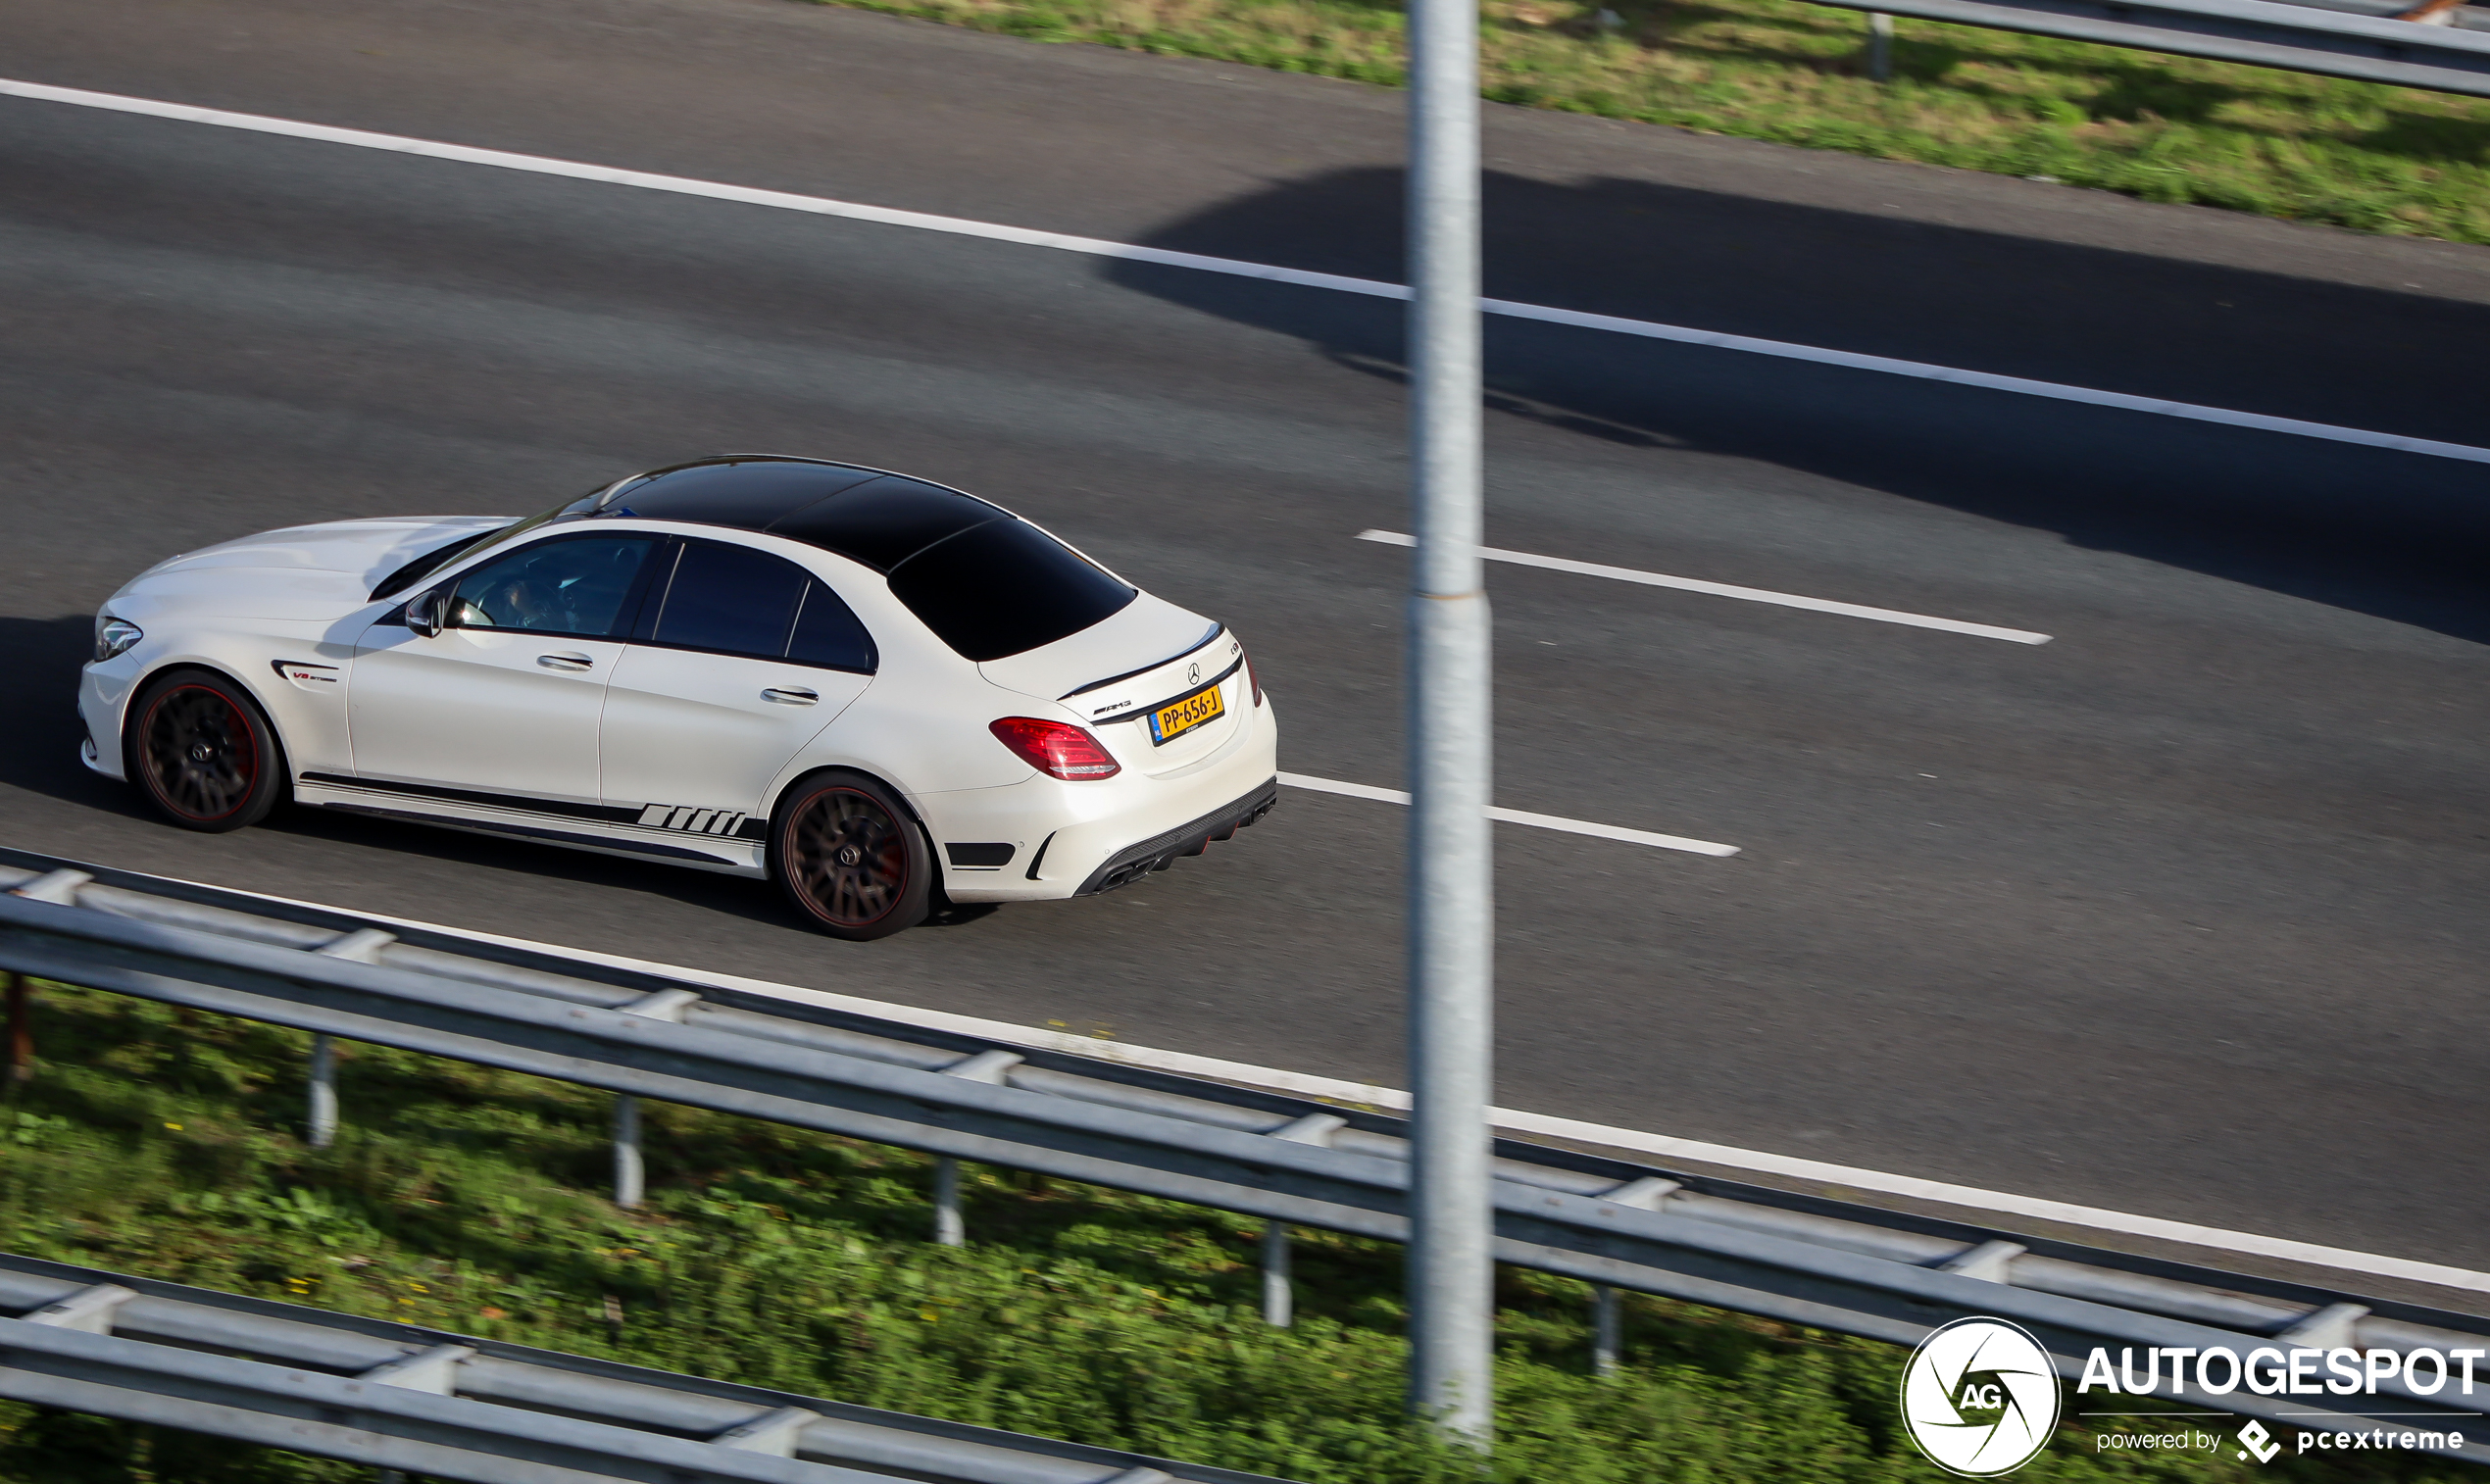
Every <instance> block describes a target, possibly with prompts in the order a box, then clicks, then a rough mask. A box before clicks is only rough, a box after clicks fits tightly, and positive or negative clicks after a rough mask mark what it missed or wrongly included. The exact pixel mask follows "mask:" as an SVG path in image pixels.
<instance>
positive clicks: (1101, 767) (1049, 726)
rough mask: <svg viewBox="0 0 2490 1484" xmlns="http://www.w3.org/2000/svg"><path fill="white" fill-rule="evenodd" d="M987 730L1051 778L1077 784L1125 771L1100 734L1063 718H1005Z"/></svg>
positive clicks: (1028, 763) (1022, 759)
mask: <svg viewBox="0 0 2490 1484" xmlns="http://www.w3.org/2000/svg"><path fill="white" fill-rule="evenodd" d="M987 730H989V731H991V732H993V733H994V739H995V740H996V741H998V742H1000V743H1002V744H1003V745H1004V746H1005V747H1008V748H1010V749H1012V751H1014V752H1015V753H1018V754H1019V755H1020V757H1021V761H1022V762H1024V763H1026V764H1027V765H1028V766H1029V767H1034V768H1036V769H1037V770H1038V771H1039V772H1042V773H1044V774H1046V775H1047V776H1048V777H1050V778H1062V779H1063V780H1065V781H1066V782H1068V783H1077V782H1080V781H1082V780H1083V779H1088V778H1112V777H1114V776H1115V775H1116V774H1118V773H1120V772H1122V771H1123V766H1122V765H1121V764H1120V763H1118V762H1117V761H1116V760H1115V759H1114V758H1112V757H1110V756H1108V753H1107V749H1106V748H1105V747H1104V746H1103V745H1101V744H1100V742H1099V740H1098V739H1097V738H1096V737H1093V736H1091V735H1090V734H1089V733H1087V732H1085V731H1082V730H1081V729H1080V728H1079V727H1077V726H1071V725H1068V724H1066V723H1064V722H1062V721H1041V720H1039V719H1038V718H1037V717H1004V718H1003V719H1002V720H1000V721H997V722H995V723H994V724H993V725H992V726H990V727H988V728H987Z"/></svg>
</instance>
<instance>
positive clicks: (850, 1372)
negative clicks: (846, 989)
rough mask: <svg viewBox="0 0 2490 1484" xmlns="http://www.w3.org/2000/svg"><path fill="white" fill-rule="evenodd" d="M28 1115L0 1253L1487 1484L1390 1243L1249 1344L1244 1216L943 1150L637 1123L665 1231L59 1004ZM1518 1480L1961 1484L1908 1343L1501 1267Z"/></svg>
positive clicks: (101, 1459) (33, 1471) (3, 1196)
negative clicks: (1424, 1384)
mask: <svg viewBox="0 0 2490 1484" xmlns="http://www.w3.org/2000/svg"><path fill="white" fill-rule="evenodd" d="M38 1027H39V1034H40V1043H39V1049H40V1051H41V1052H42V1054H43V1056H44V1058H45V1061H44V1063H43V1067H42V1071H41V1074H40V1076H39V1077H38V1078H37V1079H36V1080H35V1081H34V1082H32V1083H31V1084H29V1085H27V1086H26V1087H25V1088H23V1089H20V1090H18V1091H17V1092H16V1093H15V1094H13V1096H12V1098H11V1099H10V1101H9V1102H8V1103H6V1104H5V1105H0V1247H5V1248H6V1249H7V1250H9V1251H12V1252H16V1253H22V1254H29V1255H33V1256H38V1257H48V1258H54V1259H59V1260H63V1261H75V1262H83V1263H88V1264H92V1265H95V1266H100V1267H107V1268H113V1269H118V1270H122V1271H127V1272H133V1273H139V1274H144V1275H147V1276H152V1277H158V1278H168V1279H174V1280H179V1281H183V1282H189V1283H196V1284H201V1285H205V1286H208V1287H212V1288H221V1289H226V1290H230V1291H235V1292H241V1293H249V1294H257V1295H262V1296H266V1297H272V1298H277V1299H283V1300H288V1301H291V1302H295V1303H301V1304H310V1305H316V1306H320V1307H324V1308H328V1309H334V1310H340V1311H347V1312H352V1313H360V1314H369V1315H382V1316H388V1317H393V1318H399V1319H404V1320H408V1321H411V1322H415V1323H421V1324H424V1325H429V1326H433V1327H436V1328H441V1329H447V1330H453V1331H459V1332H463V1333H467V1334H478V1335H485V1336H490V1337H493V1338H497V1339H504V1340H510V1341H516V1342H523V1343H526V1344H531V1345H539V1346H546V1347H551V1348H555V1349H561V1350H568V1351H573V1352H577V1353H582V1354H587V1355H597V1356H609V1357H614V1358H618V1359H621V1360H630V1361H634V1362H638V1363H642V1364H648V1365H656V1366H661V1367H665V1368H668V1369H674V1370H682V1371H689V1372H694V1373H698V1374H703V1375H709V1376H717V1377H722V1378H725V1379H730V1380H736V1381H743V1382H749V1383H753V1384H758V1385H764V1386H771V1387H776V1388H782V1389H785V1390H789V1391H795V1392H801V1393H807V1394H812V1395H819V1396H827V1397H833V1398H838V1399H843V1400H846V1401H851V1402H860V1403H865V1404H869V1405H871V1406H877V1407H887V1408H894V1409H898V1410H906V1411H913V1412H921V1413H928V1414H932V1415H936V1416H943V1417H952V1418H957V1419H960V1420H963V1421H968V1422H973V1423H979V1424H984V1425H988V1426H995V1427H1005V1428H1011V1429H1015V1430H1018V1431H1023V1432H1030V1433H1039V1434H1045V1435H1050V1436H1056V1437H1064V1438H1071V1439H1077V1440H1079V1441H1082V1442H1088V1443H1096V1444H1103V1445H1107V1446H1111V1447H1118V1448H1127V1449H1134V1450H1138V1451H1142V1452H1147V1453H1153V1454H1160V1455H1170V1456H1174V1457H1177V1458H1182V1459H1192V1460H1197V1461H1202V1462H1209V1463H1218V1464H1222V1465H1225V1466H1228V1467H1232V1468H1242V1469H1251V1470H1256V1471H1261V1472H1267V1473H1272V1474H1277V1475H1281V1476H1283V1477H1289V1478H1294V1479H1300V1480H1305V1481H1309V1484H1329V1481H1341V1484H1347V1481H1359V1484H1398V1481H1411V1484H1418V1481H1436V1480H1444V1481H1449V1480H1452V1479H1455V1478H1474V1477H1475V1474H1474V1472H1471V1471H1469V1470H1466V1469H1465V1468H1464V1467H1463V1466H1461V1464H1460V1463H1459V1462H1458V1460H1455V1459H1448V1458H1447V1457H1446V1456H1444V1455H1443V1454H1441V1453H1439V1452H1437V1451H1435V1450H1434V1449H1432V1448H1430V1447H1429V1446H1428V1445H1427V1444H1426V1443H1425V1442H1424V1440H1422V1439H1421V1438H1419V1437H1418V1436H1417V1435H1415V1434H1414V1432H1413V1431H1412V1429H1411V1428H1410V1427H1409V1426H1408V1424H1407V1423H1406V1422H1405V1421H1404V1420H1403V1419H1402V1417H1401V1415H1400V1400H1401V1398H1400V1388H1401V1372H1402V1359H1403V1354H1402V1352H1403V1341H1402V1336H1401V1329H1402V1325H1401V1319H1402V1311H1401V1307H1400V1304H1399V1302H1398V1300H1397V1297H1396V1295H1397V1292H1398V1286H1399V1272H1398V1261H1399V1260H1398V1250H1397V1249H1396V1248H1393V1247H1391V1246H1389V1245H1385V1244H1375V1243H1368V1242H1360V1241H1353V1240H1347V1239H1341V1238H1334V1237H1328V1236H1324V1235H1321V1234H1313V1233H1310V1234H1307V1235H1306V1236H1305V1237H1304V1239H1303V1241H1302V1244H1301V1247H1300V1250H1299V1255H1298V1272H1299V1277H1300V1280H1301V1281H1300V1294H1301V1306H1302V1310H1303V1312H1304V1317H1303V1318H1301V1320H1300V1322H1299V1323H1298V1325H1297V1327H1296V1328H1294V1329H1292V1330H1286V1331H1279V1330H1272V1329H1270V1328H1269V1327H1267V1326H1265V1325H1263V1324H1262V1323H1261V1322H1260V1321H1259V1319H1258V1318H1257V1316H1256V1313H1255V1311H1254V1309H1253V1305H1254V1303H1255V1295H1256V1293H1257V1291H1258V1284H1257V1277H1256V1273H1255V1270H1254V1267H1253V1254H1254V1230H1255V1229H1254V1226H1253V1223H1251V1222H1248V1221H1245V1220H1243V1219H1240V1218H1235V1217H1231V1216H1226V1215H1222V1214H1220V1213H1218V1212H1207V1211H1203V1210H1200V1209H1198V1208H1193V1207H1185V1206H1177V1205H1171V1204H1169V1203H1166V1202H1160V1201H1153V1200H1147V1199H1142V1198H1138V1197H1131V1196H1123V1195H1118V1194H1115V1193H1112V1192H1105V1191H1100V1190H1096V1189H1091V1188H1086V1187H1077V1186H1069V1185H1065V1184H1062V1183H1058V1182H1051V1181H1045V1180H1039V1179H1034V1178H1030V1177H1026V1176H1017V1175H1013V1174H1009V1173H1006V1172H1000V1171H972V1172H971V1174H972V1178H971V1180H970V1182H969V1189H970V1202H969V1207H968V1220H969V1225H970V1231H971V1244H972V1245H971V1246H969V1247H967V1248H965V1249H943V1248H937V1247H934V1246H931V1245H930V1244H928V1243H926V1242H924V1241H923V1240H921V1237H922V1235H923V1233H924V1232H925V1229H926V1226H927V1211H926V1192H927V1190H928V1187H929V1183H930V1180H929V1168H928V1164H927V1162H925V1161H924V1160H922V1159H921V1158H919V1157H917V1156H914V1155H910V1154H907V1153H904V1152H901V1151H896V1150H891V1149H886V1148H881V1147H877V1146H871V1145H860V1144H855V1143H851V1142H847V1141H843V1140H837V1139H829V1138H824V1137H821V1136H816V1135H807V1134H802V1133H798V1132H795V1131H792V1130H786V1129H781V1128H777V1127H775V1126H772V1125H768V1124H759V1123H753V1122H748V1121H742V1120H738V1119H734V1118H729V1117H724V1116H719V1115H713V1114H708V1113H697V1112H693V1111H689V1110H683V1109H676V1108H662V1107H651V1108H650V1109H648V1111H647V1123H646V1134H645V1144H646V1147H647V1149H648V1152H649V1157H650V1165H651V1203H650V1204H651V1209H650V1210H649V1211H647V1212H642V1213H629V1212H621V1211H618V1210H616V1209H615V1208H614V1207H613V1206H611V1205H610V1204H609V1203H607V1202H606V1201H605V1200H604V1199H603V1198H602V1196H601V1194H600V1189H601V1184H602V1181H603V1179H604V1178H605V1176H606V1173H607V1171H608V1161H609V1158H610V1156H609V1150H608V1146H607V1145H606V1144H605V1142H604V1135H605V1132H606V1128H607V1121H606V1120H607V1118H608V1116H609V1102H608V1100H607V1099H606V1098H605V1097H604V1096H603V1095H601V1094H596V1093H592V1092H587V1091H584V1090H582V1089H578V1088H574V1087H570V1086H565V1085H562V1084H558V1083H549V1082H543V1081H538V1080H534V1079H530V1078H525V1077H520V1076H513V1075H507V1074H503V1073H498V1072H490V1071H485V1070H481V1069H478V1068H474V1067H469V1066H463V1065H460V1064H453V1063H443V1062H435V1061H430V1060H427V1059H423V1058H419V1057H413V1056H405V1055H400V1054H397V1053H392V1052H385V1051H379V1050H374V1049H371V1048H354V1049H350V1050H351V1051H352V1052H353V1054H352V1055H351V1056H350V1057H349V1059H348V1060H347V1061H346V1062H345V1063H344V1065H343V1069H342V1072H341V1076H340V1086H341V1091H342V1095H343V1103H344V1111H345V1115H346V1128H345V1130H344V1131H343V1133H342V1134H341V1136H340V1138H339V1140H338V1143H337V1145H336V1147H335V1148H334V1149H332V1150H329V1151H326V1152H324V1153H315V1152H312V1151H309V1150H307V1149H305V1148H304V1147H303V1146H302V1145H301V1144H300V1143H299V1141H298V1140H297V1139H296V1138H295V1136H294V1134H293V1132H292V1127H293V1122H294V1119H295V1118H296V1117H297V1116H298V1115H299V1111H300V1110H299V1092H300V1080H299V1079H300V1074H301V1067H302V1064H303V1061H304V1051H305V1047H304V1045H303V1039H304V1038H302V1037H300V1036H298V1035H296V1034H294V1033H292V1032H287V1031H280V1030H275V1029H272V1028H269V1027H265V1026H256V1025H251V1024H248V1023H243V1022H233V1021H224V1020H220V1019H216V1018H213V1017H206V1016H198V1017H193V1018H191V1019H189V1020H186V1021H185V1019H184V1018H183V1017H182V1016H180V1015H178V1014H176V1013H174V1012H172V1011H169V1010H166V1009H163V1008H161V1007H157V1006H153V1005H149V1004H146V1003H144V1002H136V1001H128V1000H123V999H120V998H118V997H114V996H107V995H99V994H92V993H87V992H84V991H78V990H72V989H62V988H57V987H46V988H45V989H44V991H43V993H42V995H41V997H40V1003H39V1007H38ZM1499 1298H1500V1302H1501V1305H1502V1308H1501V1311H1500V1313H1499V1317H1498V1336H1499V1346H1500V1358H1499V1360H1498V1364H1497V1385H1498V1398H1497V1400H1498V1404H1499V1408H1498V1421H1497V1427H1498V1433H1499V1439H1500V1446H1499V1450H1498V1452H1497V1455H1496V1459H1495V1471H1494V1476H1495V1477H1496V1478H1498V1479H1507V1480H1516V1481H1520V1480H1528V1481H1533V1484H1658V1481H1688V1484H1692V1481H1703V1484H1735V1481H1748V1480H1753V1481H1759V1484H1760V1481H1767V1480H1769V1481H1815V1480H1820V1481H1826V1484H1831V1481H1844V1484H1851V1481H1863V1484H1874V1481H1902V1480H1929V1481H1936V1480H1941V1479H1943V1478H1945V1477H1947V1476H1946V1475H1943V1474H1941V1473H1939V1472H1938V1471H1937V1470H1935V1469H1934V1468H1933V1467H1931V1466H1929V1465H1927V1464H1925V1463H1924V1462H1921V1461H1920V1460H1919V1459H1917V1455H1916V1454H1915V1453H1914V1452H1913V1451H1912V1449H1911V1446H1910V1444H1909V1443H1908V1442H1907V1441H1905V1440H1904V1439H1902V1438H1901V1437H1900V1436H1899V1435H1898V1432H1897V1425H1896V1423H1897V1419H1896V1416H1895V1409H1894V1405H1893V1401H1892V1398H1893V1395H1894V1391H1895V1385H1896V1382H1897V1379H1898V1376H1899V1367H1900V1363H1901V1360H1902V1359H1903V1357H1902V1354H1901V1353H1900V1352H1898V1351H1896V1350H1895V1349H1893V1348H1892V1347H1889V1346H1883V1345H1877V1344H1871V1343H1867V1342H1864V1341H1856V1340H1848V1339H1843V1338H1840V1337H1835V1336H1828V1335H1824V1334H1818V1333H1813V1332H1809V1331H1804V1330H1797V1329H1792V1328H1788V1327H1785V1326H1781V1325H1776V1324H1769V1323H1764V1322H1760V1321H1754V1320H1749V1319H1743V1318H1739V1317H1737V1316H1733V1315H1727V1314H1722V1313H1718V1312H1715V1311H1704V1310H1699V1309H1694V1308H1691V1307H1688V1306H1683V1305H1676V1304H1669V1303H1663V1302H1658V1301H1649V1300H1643V1299H1634V1300H1631V1301H1629V1306H1628V1308H1629V1312H1628V1330H1627V1345H1628V1364H1627V1365H1626V1367H1625V1370H1624V1373H1623V1374H1621V1375H1620V1376H1618V1377H1616V1378H1614V1379H1610V1380H1603V1379H1600V1378H1598V1377H1595V1376H1593V1375H1591V1374H1589V1373H1588V1371H1589V1367H1588V1364H1587V1360H1588V1356H1587V1349H1588V1342H1589V1335H1588V1331H1587V1317H1588V1313H1587V1291H1586V1290H1585V1289H1584V1288H1583V1287H1582V1285H1580V1284H1576V1283H1572V1282H1569V1281H1566V1280H1560V1279H1550V1278H1544V1277H1540V1276H1537V1275H1533V1274H1526V1273H1508V1274H1506V1276H1505V1279H1504V1286H1503V1289H1502V1292H1501V1293H1500V1295H1499ZM2090 1447H2091V1434H2090V1433H2089V1432H2085V1433H2080V1434H2079V1433H2077V1432H2074V1431H2071V1430H2070V1431H2067V1432H2066V1433H2064V1434H2063V1435H2062V1436H2061V1438H2060V1439H2059V1441H2058V1443H2057V1444H2056V1445H2055V1447H2054V1448H2053V1449H2052V1451H2051V1452H2050V1453H2048V1454H2046V1455H2044V1456H2043V1457H2042V1459H2039V1460H2038V1461H2036V1462H2035V1463H2033V1464H2032V1465H2031V1466H2030V1467H2029V1468H2027V1469H2026V1470H2025V1471H2024V1472H2023V1473H2021V1474H2018V1475H2017V1478H2018V1479H2029V1480H2034V1481H2044V1480H2085V1481H2089V1480H2112V1479H2120V1480H2127V1479H2133V1480H2144V1479H2154V1480H2168V1481H2173V1484H2176V1481H2188V1484H2197V1481H2205V1484H2212V1481H2225V1480H2238V1481H2241V1484H2245V1481H2247V1480H2249V1479H2251V1478H2274V1477H2279V1478H2286V1479H2300V1480H2333V1479H2350V1478H2353V1477H2356V1476H2357V1477H2360V1478H2364V1479H2409V1480H2420V1479H2445V1480H2449V1481H2454V1480H2457V1479H2459V1478H2462V1479H2467V1480H2469V1479H2472V1478H2475V1477H2477V1475H2474V1474H2472V1473H2471V1472H2470V1471H2459V1470H2456V1469H2455V1468H2454V1466H2453V1465H2438V1466H2435V1467H2433V1466H2430V1465H2420V1464H2413V1463H2409V1462H2389V1463H2386V1464H2382V1465H2367V1464H2364V1466H2363V1467H2362V1469H2361V1470H2360V1471H2359V1473H2358V1474H2357V1475H2355V1474H2353V1473H2350V1472H2345V1471H2342V1470H2340V1469H2336V1468H2333V1467H2331V1466H2328V1465H2319V1464H2314V1463H2307V1462H2292V1463H2278V1464H2277V1465H2275V1466H2274V1467H2273V1468H2271V1469H2262V1470H2252V1469H2250V1468H2248V1467H2246V1466H2245V1465H2236V1464H2234V1463H2233V1462H2232V1460H2230V1459H2229V1457H2228V1455H2226V1454H2225V1455H2224V1456H2223V1457H2222V1458H2221V1459H2215V1460H2210V1461H2209V1460H2206V1459H2150V1458H2144V1459H2135V1458H2109V1459H2094V1458H2092V1457H2090V1456H2089V1453H2088V1450H2089V1449H2090ZM363 1477H364V1475H363V1474H362V1472H361V1471H360V1470H357V1469H354V1468H351V1467H348V1466H346V1465H343V1464H338V1463H333V1462H326V1461H322V1460H317V1459H301V1458H297V1457H294V1456H290V1455H282V1454H276V1453H272V1452H267V1451H262V1450H257V1449H246V1448H240V1447H236V1446H231V1445H226V1444H223V1443H218V1442H215V1441H213V1440H207V1439H200V1438H195V1437H188V1436H184V1435H181V1434H175V1433H171V1432H153V1431H149V1430H147V1429H141V1428H130V1427H123V1426H119V1425H117V1424H112V1423H108V1422H104V1421H101V1420H98V1419H94V1418H85V1417H78V1416H75V1415H69V1414H63V1413H54V1412H37V1411H35V1410H31V1409H27V1408H23V1407H13V1406H7V1405H5V1404H0V1480H6V1481H10V1484H104V1481H114V1484H122V1481H130V1484H136V1481H147V1480H162V1481H167V1484H174V1481H178V1484H276V1481H280V1480H286V1481H311V1480H322V1481H326V1480H336V1481H345V1480H349V1479H355V1480H360V1479H361V1478H363Z"/></svg>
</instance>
